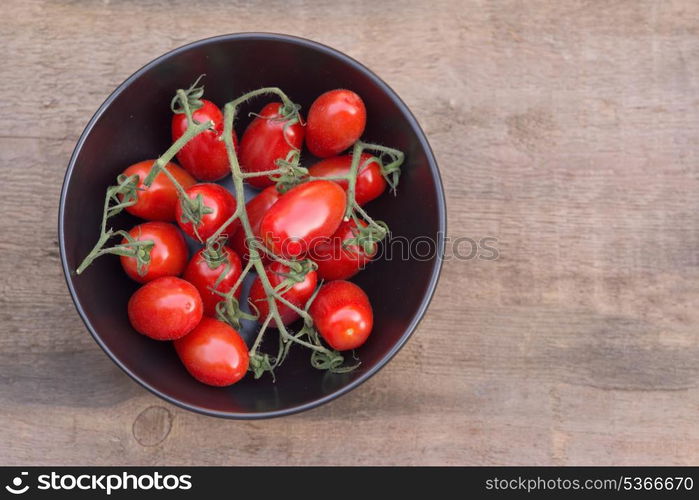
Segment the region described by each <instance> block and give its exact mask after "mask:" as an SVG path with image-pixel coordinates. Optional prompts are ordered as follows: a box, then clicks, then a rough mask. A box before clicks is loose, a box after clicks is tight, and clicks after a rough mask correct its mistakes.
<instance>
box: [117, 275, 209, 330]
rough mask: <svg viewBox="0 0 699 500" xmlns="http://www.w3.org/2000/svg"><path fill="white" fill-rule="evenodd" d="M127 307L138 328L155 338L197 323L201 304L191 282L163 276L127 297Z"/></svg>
mask: <svg viewBox="0 0 699 500" xmlns="http://www.w3.org/2000/svg"><path fill="white" fill-rule="evenodd" d="M128 311H129V321H131V325H132V326H133V327H134V329H135V330H136V331H137V332H139V333H142V334H143V335H146V336H148V337H150V338H152V339H155V340H174V339H178V338H180V337H182V336H183V335H186V334H187V333H189V332H190V331H191V330H192V329H193V328H194V327H195V326H197V324H199V321H201V318H202V314H203V306H202V302H201V297H200V296H199V292H197V289H196V288H194V285H192V284H191V283H189V282H187V281H185V280H183V279H180V278H174V277H172V276H165V277H162V278H158V279H156V280H153V281H151V282H150V283H146V284H145V285H143V286H142V287H141V288H139V289H138V290H136V292H135V293H134V294H133V295H132V296H131V298H130V299H129V306H128Z"/></svg>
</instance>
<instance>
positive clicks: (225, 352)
mask: <svg viewBox="0 0 699 500" xmlns="http://www.w3.org/2000/svg"><path fill="white" fill-rule="evenodd" d="M174 344H175V350H176V351H177V355H178V356H179V357H180V359H181V360H182V363H183V364H184V367H185V368H186V369H187V371H188V372H189V373H190V374H191V375H192V377H194V378H195V379H197V380H198V381H199V382H202V383H204V384H208V385H213V386H215V387H224V386H227V385H232V384H235V383H236V382H238V381H239V380H240V379H241V378H243V377H244V376H245V373H246V372H247V371H248V363H249V361H250V358H249V355H248V348H247V346H246V345H245V341H244V340H243V339H242V338H241V337H240V334H239V333H238V332H237V331H236V330H234V329H233V328H232V327H230V326H229V325H228V324H226V323H224V322H223V321H218V320H215V319H213V318H206V317H204V318H202V320H201V323H199V325H198V326H197V327H196V328H195V329H194V330H192V331H191V332H190V333H189V335H186V336H184V337H182V338H181V339H178V340H176V341H175V342H174Z"/></svg>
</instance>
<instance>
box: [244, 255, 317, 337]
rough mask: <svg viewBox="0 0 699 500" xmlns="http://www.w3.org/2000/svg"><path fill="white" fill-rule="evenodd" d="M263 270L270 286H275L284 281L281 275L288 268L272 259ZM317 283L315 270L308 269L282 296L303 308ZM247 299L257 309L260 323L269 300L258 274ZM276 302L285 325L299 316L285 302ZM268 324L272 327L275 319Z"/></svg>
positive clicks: (267, 311) (267, 310)
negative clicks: (299, 280) (302, 277)
mask: <svg viewBox="0 0 699 500" xmlns="http://www.w3.org/2000/svg"><path fill="white" fill-rule="evenodd" d="M265 272H266V274H267V277H268V278H269V282H270V283H271V285H272V287H277V286H278V285H279V284H280V283H281V282H282V281H284V276H282V274H284V273H288V272H289V268H288V267H286V266H285V265H284V264H282V263H280V262H277V261H274V262H272V263H271V264H270V265H268V266H267V267H265ZM317 284H318V276H317V275H316V272H315V271H309V272H308V273H306V276H305V277H304V280H303V281H301V282H300V283H296V284H295V285H294V286H292V287H291V288H290V289H289V290H288V291H287V292H285V293H283V294H282V297H284V298H285V299H286V300H288V301H289V302H291V303H292V304H294V305H295V306H296V307H299V308H301V309H303V307H304V306H305V305H306V302H307V301H308V299H310V298H311V295H313V292H314V290H315V289H316V285H317ZM248 300H249V301H250V303H251V304H252V305H254V306H255V307H256V308H257V310H258V311H259V313H260V317H259V320H258V321H259V322H260V323H262V322H263V321H264V320H265V319H266V318H267V315H268V314H269V302H268V301H267V295H266V294H265V289H264V287H263V286H262V281H260V278H259V276H258V277H257V278H255V281H254V282H253V283H252V287H251V288H250V297H249V298H248ZM276 303H277V309H278V311H279V315H280V316H281V318H282V323H284V324H285V325H288V324H290V323H293V322H294V321H296V320H297V319H298V318H299V315H298V313H297V312H296V311H294V310H293V309H291V308H290V307H289V306H287V305H286V304H283V303H281V302H280V301H278V300H277V301H276ZM270 325H271V326H272V327H276V322H275V320H272V321H271V322H270Z"/></svg>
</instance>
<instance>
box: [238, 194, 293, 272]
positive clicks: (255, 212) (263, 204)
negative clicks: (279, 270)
mask: <svg viewBox="0 0 699 500" xmlns="http://www.w3.org/2000/svg"><path fill="white" fill-rule="evenodd" d="M280 196H281V195H280V194H279V191H277V188H276V187H274V186H269V187H268V188H265V189H263V190H262V191H261V192H260V194H258V195H257V196H255V197H254V198H253V199H252V200H250V201H249V202H248V203H247V204H246V205H245V209H246V210H247V213H248V220H249V221H250V228H251V229H252V232H253V234H254V235H255V236H256V237H257V239H260V222H262V217H264V215H265V214H266V213H267V210H269V209H270V207H271V206H272V205H274V204H275V203H276V202H277V200H278V199H279V197H280ZM228 245H229V246H230V247H231V248H232V249H233V250H235V252H236V253H237V254H238V255H240V258H241V259H242V260H244V261H246V262H247V260H248V255H249V248H248V242H247V241H246V236H245V231H243V230H242V229H239V230H238V231H236V232H235V234H234V235H233V236H231V237H230V238H228ZM262 262H263V263H265V264H266V263H268V262H269V258H268V257H267V255H266V254H264V253H263V254H262Z"/></svg>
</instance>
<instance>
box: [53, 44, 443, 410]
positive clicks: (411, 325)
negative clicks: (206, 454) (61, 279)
mask: <svg viewBox="0 0 699 500" xmlns="http://www.w3.org/2000/svg"><path fill="white" fill-rule="evenodd" d="M202 73H206V75H207V77H206V80H205V85H206V94H205V97H206V98H208V99H210V100H212V101H214V102H216V103H217V104H219V105H222V104H223V103H225V102H227V101H228V100H231V99H233V98H235V97H238V96H239V95H241V94H243V93H244V92H246V91H249V90H253V89H256V88H259V87H266V86H277V87H280V88H281V89H282V90H284V91H285V92H286V93H287V95H289V96H290V97H291V99H292V100H294V101H296V102H298V103H300V104H301V105H302V111H303V110H308V108H309V106H310V105H311V103H312V102H313V100H314V99H315V97H317V96H318V95H320V94H321V93H323V92H325V91H327V90H330V89H334V88H340V87H341V88H348V89H351V90H354V91H355V92H357V93H358V94H359V95H360V96H361V97H362V98H363V99H364V102H365V103H366V107H367V116H368V123H367V128H366V131H365V133H364V136H363V137H364V139H365V140H367V141H369V142H378V143H381V144H385V145H389V146H392V147H395V148H399V149H401V150H402V151H404V152H405V156H406V161H405V164H404V166H403V175H402V177H401V180H400V186H399V189H398V196H397V197H393V196H391V195H390V194H388V193H386V194H384V195H383V196H382V197H380V198H379V199H377V200H375V201H373V202H372V203H370V204H369V205H368V206H367V207H366V208H367V210H368V211H369V212H370V213H371V214H372V215H373V216H374V217H376V218H378V219H381V220H384V221H386V222H387V223H388V225H389V226H390V228H391V230H392V231H393V236H394V238H395V237H398V238H400V240H401V241H403V243H401V244H403V245H404V243H405V241H411V240H413V241H414V240H415V239H416V238H422V239H424V241H428V240H429V241H431V242H432V243H431V244H432V246H433V248H432V250H433V252H434V255H432V257H431V258H428V259H415V258H413V259H402V258H401V256H400V255H398V253H399V252H394V255H393V258H391V259H386V258H382V259H380V260H378V261H376V262H374V263H372V264H370V266H369V267H368V268H367V270H365V271H364V272H362V273H360V274H359V275H357V276H356V277H355V278H354V279H353V281H355V282H356V283H357V284H358V285H360V286H361V287H362V288H363V289H364V290H365V291H366V292H367V294H368V295H369V298H370V300H371V302H372V304H373V306H374V316H375V320H374V330H373V332H372V335H371V336H370V338H369V340H368V341H367V343H366V344H365V345H364V346H362V347H361V348H360V349H359V350H358V355H359V357H360V359H361V361H362V364H361V366H360V367H359V368H358V369H357V370H355V371H353V372H351V373H346V374H331V373H325V372H321V371H318V370H315V369H314V368H312V367H311V366H310V364H309V362H308V356H309V355H308V352H307V351H305V350H303V349H301V348H295V349H292V351H291V354H290V355H289V358H288V359H287V361H286V362H285V363H284V365H283V366H282V367H280V368H279V369H278V370H277V372H276V382H275V383H274V382H272V379H271V377H269V376H264V377H263V378H261V379H259V380H254V379H253V378H252V376H247V377H246V378H245V379H243V380H242V381H241V382H239V383H237V384H235V385H234V386H231V387H229V388H214V387H208V386H206V385H203V384H200V383H199V382H197V381H196V380H194V379H193V378H192V377H191V376H190V375H189V374H188V373H187V372H186V371H185V369H184V367H183V366H182V364H181V363H180V361H179V359H178V358H177V355H176V353H175V351H174V349H173V348H172V345H171V344H170V343H162V342H157V341H154V340H150V339H148V338H146V337H144V336H142V335H139V334H138V333H136V332H135V331H134V330H133V329H132V328H131V325H130V324H129V320H128V318H127V315H126V304H127V301H128V299H129V297H130V295H131V294H132V293H133V292H134V290H136V288H137V284H136V283H134V282H132V281H130V280H129V279H128V278H127V277H126V275H125V274H124V273H123V271H122V269H121V266H120V264H119V260H118V259H117V258H115V257H111V256H106V257H102V258H100V259H98V260H97V261H95V263H93V265H92V266H91V267H90V268H88V269H87V270H86V271H85V272H84V273H83V274H81V275H80V276H76V275H75V274H74V270H75V268H76V266H77V265H78V264H79V263H80V261H81V259H82V258H83V257H84V256H85V255H86V254H87V253H88V252H89V251H90V249H91V248H92V246H93V245H94V243H95V241H96V238H97V236H98V231H99V221H100V217H101V209H102V203H103V199H104V198H103V197H104V191H105V189H106V187H107V186H109V185H110V184H112V183H113V182H114V179H115V177H116V175H117V174H119V173H120V172H121V171H122V170H123V169H124V168H126V167H127V166H128V165H130V164H132V163H135V162H137V161H141V160H143V159H147V158H154V157H156V156H158V155H159V154H161V153H162V152H164V151H165V150H166V149H167V147H168V146H169V144H170V119H171V113H170V109H169V103H170V99H171V98H172V96H173V95H174V91H175V90H176V89H178V88H186V87H187V86H189V84H190V83H191V82H193V81H194V80H195V79H196V77H197V76H198V75H200V74H202ZM264 102H265V101H264V100H256V101H254V102H253V103H251V104H250V105H249V106H250V107H249V108H247V109H241V112H240V114H239V116H240V117H241V120H240V121H239V122H238V123H237V124H236V128H237V130H238V133H239V134H240V133H241V131H242V130H243V127H244V126H245V124H246V118H245V117H246V116H247V112H245V111H250V110H258V109H260V108H261V107H262V105H263V104H264ZM445 217H446V215H445V204H444V192H443V188H442V185H441V181H440V177H439V172H438V170H437V165H436V163H435V159H434V157H433V155H432V152H431V150H430V147H429V144H428V143H427V139H426V138H425V135H424V134H423V132H422V130H421V129H420V127H419V125H418V123H417V121H416V120H415V118H414V117H413V115H412V114H411V113H410V111H409V110H408V108H407V107H406V106H405V104H404V103H403V102H402V101H401V100H400V98H399V97H398V96H397V95H396V94H395V92H393V90H391V89H390V88H389V87H388V86H387V85H386V84H385V83H384V82H383V81H381V80H380V79H379V78H378V77H377V76H376V75H374V74H373V73H372V72H371V71H369V70H368V69H367V68H365V67H364V66H362V65H361V64H359V63H358V62H357V61H355V60H353V59H351V58H349V57H347V56H346V55H344V54H342V53H340V52H337V51H335V50H333V49H330V48H328V47H326V46H323V45H320V44H318V43H315V42H311V41H309V40H304V39H300V38H295V37H290V36H283V35H272V34H252V33H247V34H234V35H225V36H219V37H215V38H209V39H206V40H201V41H198V42H195V43H192V44H189V45H186V46H184V47H180V48H178V49H176V50H173V51H172V52H169V53H168V54H165V55H163V56H161V57H159V58H157V59H156V60H154V61H153V62H151V63H149V64H147V65H146V66H145V67H143V68H141V69H140V70H138V71H137V72H136V73H135V74H134V75H133V76H131V77H130V78H129V79H127V80H126V81H125V82H124V83H122V84H121V85H119V87H118V88H117V89H116V90H115V91H114V93H113V94H112V95H110V96H109V98H108V99H107V100H106V101H105V102H104V104H102V106H100V108H99V109H98V110H97V112H96V113H95V115H94V116H93V117H92V119H91V120H90V123H88V125H87V127H86V128H85V131H84V132H83V134H82V136H81V137H80V140H79V141H78V144H77V146H76V147H75V151H74V152H73V156H72V157H71V159H70V164H69V165H68V170H67V172H66V176H65V181H64V183H63V190H62V192H61V201H60V212H59V223H58V232H59V240H60V248H61V259H62V263H63V271H64V272H65V276H66V280H67V282H68V287H69V288H70V293H71V295H72V297H73V300H74V301H75V306H76V307H77V309H78V312H79V313H80V316H81V317H82V319H83V320H84V321H85V324H86V325H87V328H88V329H89V330H90V333H91V334H92V336H93V337H94V338H95V340H96V341H97V343H98V344H99V345H100V346H101V347H102V349H104V351H105V352H106V353H107V354H108V355H109V357H110V358H112V360H113V361H114V362H115V363H116V364H117V365H119V366H120V367H121V368H122V369H123V370H124V371H125V372H126V373H127V374H129V375H130V376H131V377H132V378H133V379H134V380H136V381H137V382H139V383H140V384H141V385H143V386H144V387H145V388H146V389H148V390H150V391H152V392H153V393H155V394H157V395H158V396H160V397H162V398H164V399H166V400H168V401H170V402H172V403H174V404H176V405H179V406H181V407H183V408H187V409H190V410H194V411H198V412H201V413H205V414H208V415H214V416H219V417H231V418H264V417H274V416H280V415H285V414H289V413H294V412H298V411H302V410H305V409H308V408H312V407H314V406H317V405H320V404H322V403H325V402H327V401H330V400H331V399H333V398H335V397H337V396H339V395H341V394H344V393H346V392H348V391H350V390H351V389H353V388H354V387H357V386H358V385H359V384H361V383H362V382H363V381H365V380H367V379H368V378H369V377H371V376H372V375H373V374H374V373H376V372H377V371H378V370H379V369H380V368H381V367H382V366H384V365H385V364H386V363H387V362H388V361H389V360H390V359H391V358H392V357H393V356H394V355H395V354H396V352H397V351H398V350H399V349H400V348H401V347H402V346H403V344H405V342H406V340H407V339H408V337H409V336H410V335H411V334H412V332H413V331H414V330H415V327H416V326H417V324H418V321H419V320H420V319H421V318H422V316H423V314H424V313H425V310H426V309H427V306H428V303H429V301H430V298H431V297H432V294H433V292H434V289H435V286H436V283H437V278H438V275H439V271H440V268H441V259H440V258H438V257H437V256H439V255H441V254H442V251H443V235H444V231H445V224H446V221H445ZM136 222H137V221H136V219H132V218H131V217H130V216H128V215H126V214H125V215H123V216H122V215H120V216H118V217H117V218H116V220H114V226H121V227H123V228H128V227H130V226H131V225H133V224H135V223H136ZM420 245H421V247H422V251H424V250H425V249H426V248H427V246H426V245H427V243H424V242H423V243H421V244H420ZM399 246H400V244H397V245H396V246H395V248H396V249H397V248H398V247H399Z"/></svg>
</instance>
